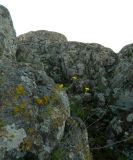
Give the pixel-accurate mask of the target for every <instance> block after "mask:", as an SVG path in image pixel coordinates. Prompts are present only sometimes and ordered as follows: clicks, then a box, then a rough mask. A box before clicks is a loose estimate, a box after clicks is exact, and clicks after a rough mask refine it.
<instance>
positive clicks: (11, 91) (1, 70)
mask: <svg viewBox="0 0 133 160" xmlns="http://www.w3.org/2000/svg"><path fill="white" fill-rule="evenodd" d="M0 16H1V21H0V27H1V28H0V33H1V35H0V40H1V41H0V160H27V159H28V160H29V159H32V160H33V159H34V160H50V157H51V154H52V152H53V151H54V150H55V148H56V147H57V146H58V145H59V144H60V142H61V140H62V139H63V137H64V134H65V128H66V121H67V120H68V118H70V104H69V100H68V96H67V94H66V92H65V90H64V89H63V86H62V85H61V84H56V83H55V82H54V80H53V79H52V78H50V77H49V76H48V75H47V74H46V72H45V70H44V66H43V63H42V62H41V60H40V58H39V53H41V52H42V51H43V50H44V49H45V47H44V46H47V45H49V44H52V43H57V42H61V41H62V42H63V41H66V38H65V36H63V35H61V34H58V33H54V32H53V33H51V32H48V31H38V32H37V33H36V32H35V33H34V32H30V33H29V35H28V36H27V37H26V36H24V39H23V38H22V39H21V38H20V40H21V41H22V42H23V41H24V40H25V41H26V40H27V41H26V43H28V44H30V43H31V42H32V39H33V38H31V37H32V36H33V37H34V38H35V39H34V40H33V41H34V44H33V46H34V47H33V46H32V45H31V46H32V47H31V46H30V47H31V48H30V47H28V46H26V45H27V44H26V43H24V44H21V45H20V44H18V43H17V42H16V36H15V32H14V28H13V25H12V20H11V17H10V14H9V12H8V10H7V9H6V8H5V7H3V6H0ZM21 37H22V36H21ZM37 37H38V38H37ZM18 39H19V38H18ZM39 43H40V46H39ZM16 46H17V47H16ZM41 46H43V47H42V48H40V47H41ZM16 48H17V50H16ZM21 51H22V52H21ZM19 53H22V55H21V56H22V57H19V56H20V55H19ZM28 54H29V55H28ZM36 55H38V58H37V57H36ZM34 56H35V57H34ZM23 57H25V59H26V58H27V61H23V60H22V59H24V58H23ZM16 60H17V61H16ZM86 134H87V132H86ZM78 135H80V133H79V134H78ZM81 143H84V141H83V142H82V140H81ZM84 145H86V146H85V147H87V148H86V152H84V151H82V152H83V153H82V155H83V158H82V159H83V160H84V159H85V158H84V155H85V154H90V148H89V144H88V140H86V143H85V144H84ZM76 154H77V158H78V159H80V157H79V156H78V153H76ZM53 158H54V157H53ZM58 158H59V157H58ZM88 160H91V158H89V159H88Z"/></svg>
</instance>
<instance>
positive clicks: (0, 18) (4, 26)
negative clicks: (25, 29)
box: [0, 5, 16, 59]
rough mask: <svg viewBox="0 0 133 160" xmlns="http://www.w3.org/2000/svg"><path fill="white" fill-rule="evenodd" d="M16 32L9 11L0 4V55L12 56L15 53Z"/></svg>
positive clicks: (13, 56)
mask: <svg viewBox="0 0 133 160" xmlns="http://www.w3.org/2000/svg"><path fill="white" fill-rule="evenodd" d="M15 40H16V33H15V30H14V27H13V23H12V19H11V16H10V13H9V11H8V10H7V9H6V8H5V7H4V6H2V5H0V56H2V55H6V57H10V58H11V57H12V58H14V59H15V53H16V44H15Z"/></svg>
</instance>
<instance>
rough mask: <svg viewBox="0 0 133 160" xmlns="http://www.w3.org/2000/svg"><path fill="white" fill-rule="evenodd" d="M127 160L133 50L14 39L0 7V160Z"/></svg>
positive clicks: (132, 119) (48, 37) (43, 34)
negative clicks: (115, 50) (117, 51)
mask: <svg viewBox="0 0 133 160" xmlns="http://www.w3.org/2000/svg"><path fill="white" fill-rule="evenodd" d="M92 159H94V160H133V44H130V45H127V46H125V47H123V48H122V49H121V51H120V52H119V53H117V54H116V53H114V51H113V50H111V49H109V48H106V47H104V46H102V45H100V44H96V43H91V44H88V43H81V42H71V41H67V38H66V37H65V36H64V35H62V34H60V33H56V32H50V31H45V30H39V31H32V32H28V33H25V34H22V35H20V36H19V37H16V35H15V31H14V27H13V24H12V20H11V16H10V13H9V12H8V10H7V9H6V8H5V7H3V6H1V5H0V160H92Z"/></svg>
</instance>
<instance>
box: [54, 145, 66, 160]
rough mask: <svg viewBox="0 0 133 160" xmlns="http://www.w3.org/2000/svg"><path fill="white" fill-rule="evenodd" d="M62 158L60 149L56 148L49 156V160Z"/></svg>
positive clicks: (62, 154) (60, 159)
mask: <svg viewBox="0 0 133 160" xmlns="http://www.w3.org/2000/svg"><path fill="white" fill-rule="evenodd" d="M63 157H64V153H63V151H62V150H61V149H60V148H57V149H56V150H54V151H53V153H52V155H51V160H62V159H63Z"/></svg>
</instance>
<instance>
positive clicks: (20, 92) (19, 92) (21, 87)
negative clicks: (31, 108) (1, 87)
mask: <svg viewBox="0 0 133 160" xmlns="http://www.w3.org/2000/svg"><path fill="white" fill-rule="evenodd" d="M24 91H25V89H24V85H23V84H19V85H18V86H17V87H16V93H17V94H23V93H24Z"/></svg>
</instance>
